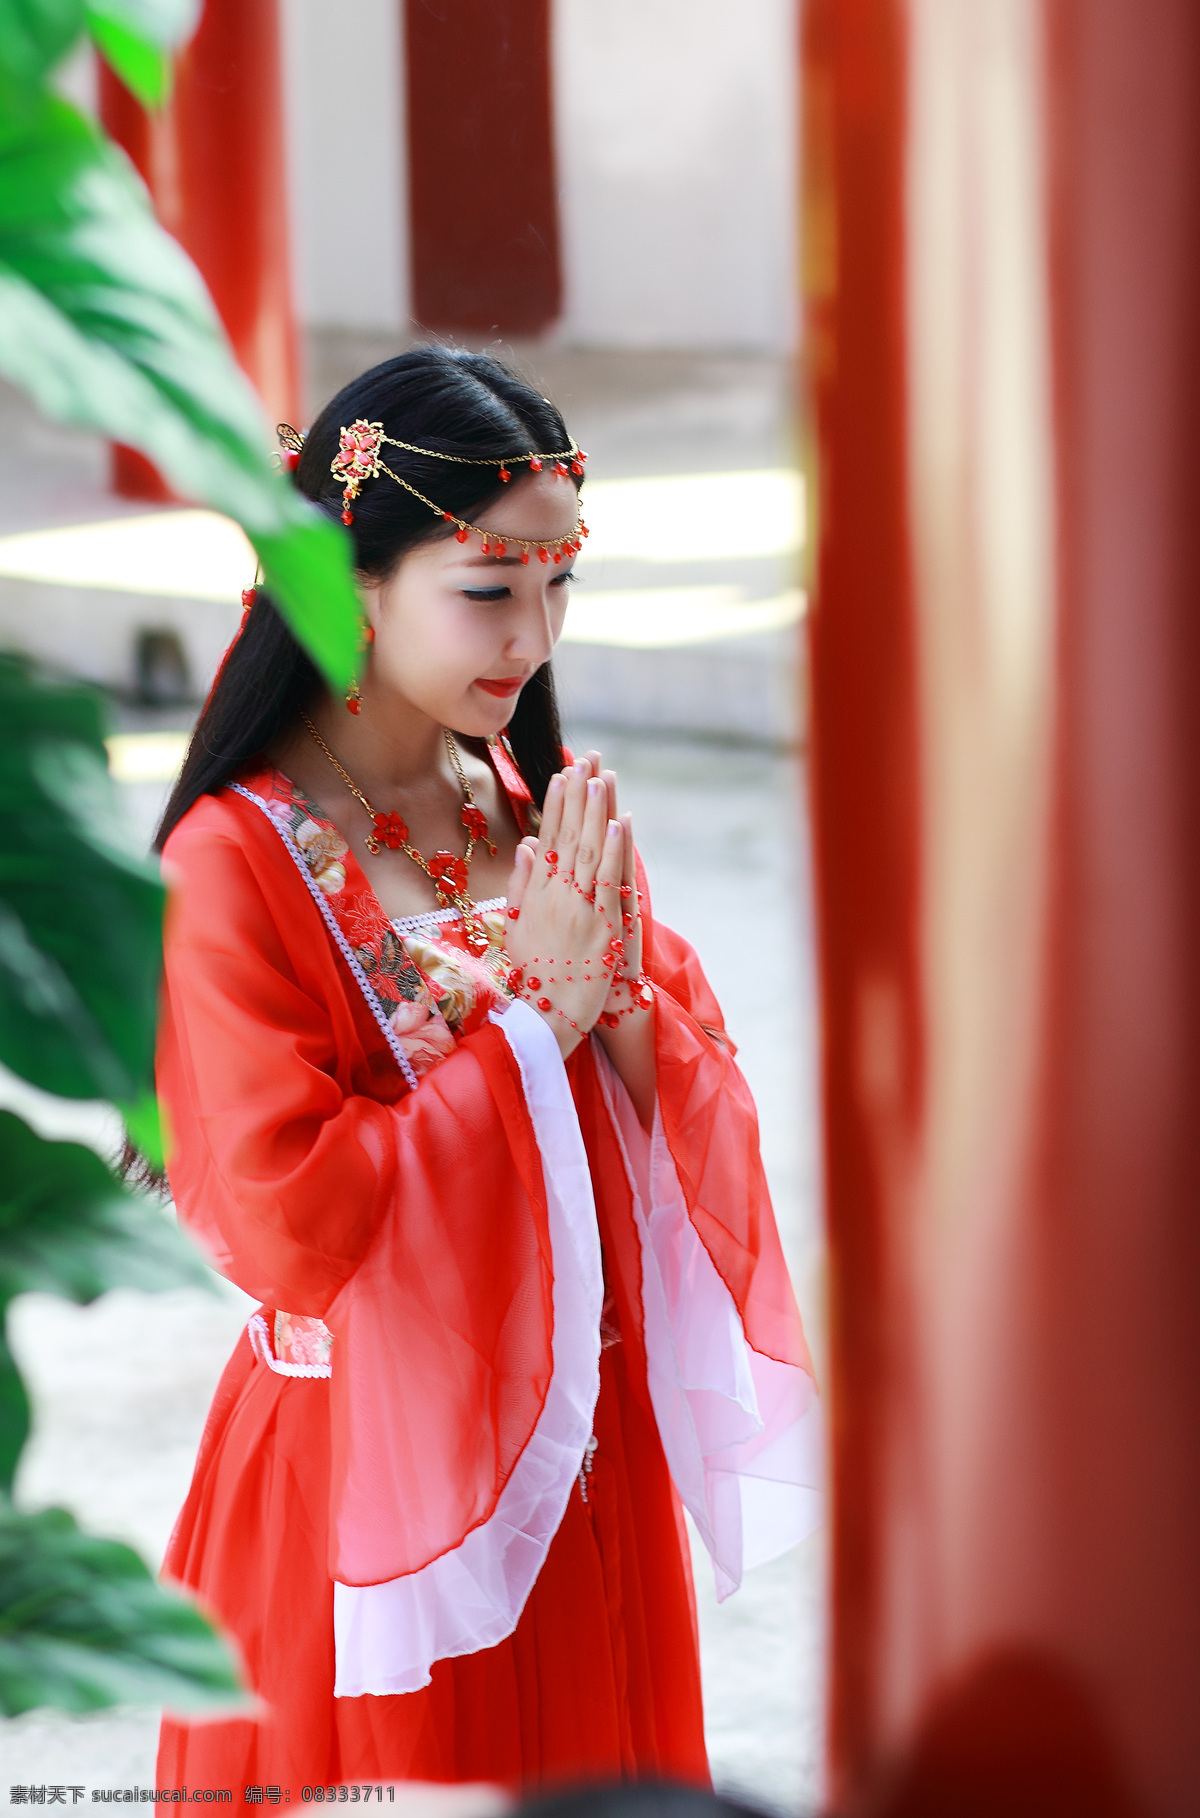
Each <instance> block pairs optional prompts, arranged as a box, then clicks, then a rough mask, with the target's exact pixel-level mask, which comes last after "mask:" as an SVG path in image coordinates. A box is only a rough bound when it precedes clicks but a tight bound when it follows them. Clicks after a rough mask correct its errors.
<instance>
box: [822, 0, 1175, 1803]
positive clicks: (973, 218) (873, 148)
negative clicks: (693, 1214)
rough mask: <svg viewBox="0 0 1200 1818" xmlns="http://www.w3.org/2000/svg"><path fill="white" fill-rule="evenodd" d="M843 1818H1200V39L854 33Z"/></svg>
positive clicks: (841, 193)
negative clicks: (871, 1816)
mask: <svg viewBox="0 0 1200 1818" xmlns="http://www.w3.org/2000/svg"><path fill="white" fill-rule="evenodd" d="M804 79H805V108H806V115H807V131H808V138H809V145H808V156H807V172H806V189H807V198H806V208H807V266H808V270H807V285H808V293H809V357H810V363H811V373H812V382H811V398H812V402H813V408H814V418H815V432H816V434H815V439H816V445H817V463H816V465H817V477H816V503H817V522H818V527H819V540H818V549H817V564H816V566H817V574H816V593H815V605H814V612H813V617H812V630H811V636H812V659H813V668H812V694H813V715H812V718H813V747H814V763H813V778H814V781H813V790H814V822H815V830H816V847H817V889H818V915H819V925H820V943H821V971H822V984H823V1000H824V1019H825V1138H826V1168H827V1181H828V1197H829V1223H830V1242H831V1252H832V1256H831V1297H832V1308H831V1333H832V1375H833V1382H832V1397H831V1399H832V1412H833V1448H834V1470H835V1515H834V1524H835V1525H834V1547H833V1571H834V1583H833V1609H834V1657H833V1669H832V1704H831V1752H832V1768H833V1774H832V1781H833V1785H832V1792H833V1800H834V1804H835V1808H836V1809H837V1810H838V1811H839V1812H845V1813H852V1814H857V1813H886V1814H888V1815H889V1818H901V1815H903V1818H909V1815H910V1814H911V1815H912V1818H917V1814H920V1815H921V1818H942V1815H943V1814H945V1815H946V1818H949V1814H951V1813H954V1814H967V1813H970V1814H971V1815H972V1818H993V1815H995V1818H999V1815H1000V1814H1014V1815H1015V1814H1018V1813H1019V1814H1021V1818H1043V1815H1044V1818H1050V1815H1051V1814H1053V1815H1054V1818H1076V1815H1078V1818H1084V1814H1086V1818H1133V1814H1146V1815H1147V1818H1160V1815H1161V1818H1168V1815H1170V1818H1175V1815H1176V1814H1178V1815H1179V1818H1182V1815H1183V1814H1185V1813H1187V1814H1190V1813H1192V1812H1193V1811H1194V1810H1195V1809H1196V1804H1197V1797H1198V1789H1200V1723H1198V1722H1197V1718H1196V1713H1197V1710H1198V1709H1200V1545H1198V1540H1200V1319H1198V1318H1197V1312H1196V1309H1197V1305H1198V1304H1200V958H1198V954H1197V932H1196V931H1197V928H1198V927H1200V712H1198V710H1197V701H1198V700H1200V547H1198V545H1200V449H1198V448H1197V443H1198V441H1200V345H1198V338H1197V333H1196V322H1197V320H1200V12H1198V10H1197V8H1196V7H1195V5H1194V3H1193V0H968V3H965V4H964V3H963V0H905V3H904V4H901V0H808V5H807V9H806V24H805V71H804Z"/></svg>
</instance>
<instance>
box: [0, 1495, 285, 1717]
mask: <svg viewBox="0 0 1200 1818" xmlns="http://www.w3.org/2000/svg"><path fill="white" fill-rule="evenodd" d="M135 1703H136V1704H159V1703H163V1704H166V1705H168V1706H169V1707H170V1708H171V1709H173V1710H177V1711H201V1710H208V1711H213V1710H222V1709H223V1710H226V1711H238V1710H241V1711H243V1712H244V1711H246V1710H247V1709H248V1708H249V1704H250V1701H249V1700H248V1698H247V1697H246V1694H245V1692H244V1690H243V1686H242V1680H241V1676H240V1674H239V1672H238V1670H237V1666H236V1664H235V1662H234V1659H233V1657H232V1655H231V1653H230V1651H229V1648H228V1646H227V1644H226V1643H225V1642H224V1641H223V1640H222V1639H221V1638H220V1636H219V1635H218V1634H217V1632H216V1631H215V1630H214V1629H213V1627H212V1625H211V1624H210V1623H209V1622H207V1621H206V1619H205V1618H204V1617H203V1616H202V1615H201V1614H200V1612H199V1610H198V1609H196V1607H195V1605H194V1604H192V1603H190V1602H188V1601H186V1600H185V1599H184V1597H182V1596H181V1595H180V1594H179V1593H178V1592H175V1591H171V1590H167V1589H166V1588H165V1587H164V1586H162V1585H159V1584H156V1583H155V1582H154V1580H153V1578H151V1576H150V1573H149V1572H148V1571H147V1569H146V1567H145V1566H144V1565H143V1563H142V1561H141V1560H140V1559H139V1558H138V1556H137V1554H136V1553H134V1552H133V1551H132V1550H131V1549H130V1548H129V1547H125V1546H121V1545H120V1544H119V1543H118V1542H117V1541H113V1540H97V1539H95V1538H93V1537H92V1536H91V1535H88V1534H82V1533H81V1532H80V1531H79V1529H78V1528H77V1527H76V1525H75V1523H74V1521H73V1520H72V1518H71V1516H70V1515H68V1514H67V1513H66V1511H65V1510H63V1509H42V1510H40V1511H39V1512H38V1513H36V1514H23V1513H20V1512H18V1511H17V1510H15V1509H13V1508H12V1507H11V1505H5V1504H0V1711H4V1712H5V1713H7V1715H9V1716H10V1717H11V1716H16V1715H17V1714H18V1713H19V1712H21V1711H28V1710H33V1709H35V1708H36V1707H37V1706H39V1705H56V1706H57V1707H58V1708H59V1709H60V1710H66V1711H94V1710H100V1709H103V1708H104V1707H105V1706H107V1705H114V1704H135Z"/></svg>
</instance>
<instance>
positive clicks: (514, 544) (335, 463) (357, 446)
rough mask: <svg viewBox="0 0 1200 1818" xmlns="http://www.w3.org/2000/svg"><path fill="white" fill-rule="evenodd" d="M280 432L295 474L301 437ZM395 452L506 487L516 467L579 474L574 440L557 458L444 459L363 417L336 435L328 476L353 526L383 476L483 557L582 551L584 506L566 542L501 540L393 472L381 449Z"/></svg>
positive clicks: (557, 556) (283, 428)
mask: <svg viewBox="0 0 1200 1818" xmlns="http://www.w3.org/2000/svg"><path fill="white" fill-rule="evenodd" d="M276 433H277V434H278V436H279V440H280V442H281V444H282V445H283V449H284V454H283V462H284V465H285V466H286V467H287V468H289V469H292V468H294V467H295V466H296V464H297V462H298V461H299V458H300V457H299V450H300V449H302V448H303V446H304V442H303V438H302V437H301V436H300V434H299V432H298V431H297V430H295V429H293V428H292V426H291V424H290V423H280V424H279V425H278V428H277V431H276ZM385 442H386V443H387V444H388V445H389V446H390V447H392V448H403V449H405V450H406V451H407V453H409V454H417V455H423V456H425V457H426V459H428V460H432V461H454V462H457V463H458V465H459V466H461V467H494V468H496V471H497V476H498V478H499V479H500V480H501V481H503V483H504V484H505V485H507V484H508V482H509V481H510V480H511V479H512V477H513V476H512V469H513V468H514V467H521V466H528V468H529V471H530V473H541V472H542V471H543V469H544V468H549V470H550V472H551V473H554V474H559V475H564V474H568V473H573V474H581V473H582V472H583V468H584V463H585V462H586V460H587V455H586V454H585V453H584V452H583V450H582V448H579V447H577V446H576V444H575V442H574V441H572V443H571V446H570V448H564V449H561V450H560V451H559V452H558V453H556V454H535V453H532V452H531V453H529V454H517V455H506V456H505V457H504V459H503V460H501V461H495V460H490V459H486V458H483V457H480V456H478V455H452V454H446V453H445V452H444V450H442V449H440V448H420V447H418V445H417V444H416V443H415V442H402V441H400V439H399V438H398V437H397V436H389V435H386V434H385V433H384V428H383V424H382V423H368V422H367V420H366V418H365V417H359V418H357V419H356V421H355V422H353V423H350V424H348V425H347V426H346V427H345V428H343V429H342V430H341V431H340V432H339V435H338V451H337V453H336V455H334V457H333V460H332V461H331V462H330V464H329V465H330V472H331V473H333V474H335V475H336V476H337V478H338V479H339V480H340V481H341V482H342V523H343V524H353V522H354V512H353V510H352V509H351V507H352V506H353V504H354V501H355V499H357V497H358V495H359V492H360V491H361V490H362V487H363V484H364V482H365V481H367V480H377V479H378V478H379V475H380V474H381V473H386V474H387V476H388V478H389V479H392V480H395V482H396V484H397V486H403V488H404V490H405V492H410V493H411V494H412V496H413V498H414V499H419V500H420V501H421V503H422V505H427V506H428V507H429V509H430V511H432V512H433V514H434V515H435V517H439V518H443V519H444V520H445V522H446V523H447V524H453V525H454V534H455V537H456V538H457V540H458V541H459V542H460V543H465V542H466V541H467V538H468V537H469V536H472V535H474V536H477V537H480V538H481V539H482V542H483V553H484V555H494V556H495V557H496V558H497V560H499V559H500V558H501V557H502V556H505V555H507V554H508V552H509V550H510V549H512V550H513V551H514V552H515V551H518V550H519V551H520V555H521V561H522V562H523V563H525V564H526V565H528V562H529V558H530V556H531V555H532V554H534V553H535V552H536V554H537V558H538V561H539V562H549V561H551V560H553V561H555V562H561V561H562V560H563V558H564V557H565V556H568V555H575V554H577V553H578V552H579V550H581V549H582V548H583V538H584V537H586V536H587V534H588V527H587V525H586V524H585V523H584V521H583V507H582V505H580V504H578V503H577V504H576V508H575V523H574V525H573V526H572V528H571V529H570V530H569V531H568V532H567V534H566V536H562V537H548V538H538V537H513V536H507V537H503V538H501V537H497V535H496V533H495V531H494V530H484V529H483V528H482V527H481V526H480V525H478V524H471V523H469V522H468V520H467V519H466V518H460V517H456V516H455V514H454V513H453V512H452V511H444V510H443V509H442V507H441V506H440V505H435V504H434V502H433V500H432V499H430V498H427V497H426V496H425V494H424V493H423V492H418V490H417V488H416V487H415V486H413V485H412V484H411V483H410V482H409V481H408V480H406V479H404V478H403V477H402V476H401V475H400V474H398V473H394V472H393V471H392V469H391V468H390V467H389V466H388V465H387V463H386V462H385V461H384V460H383V458H382V455H381V452H380V451H381V449H382V447H383V445H384V443H385Z"/></svg>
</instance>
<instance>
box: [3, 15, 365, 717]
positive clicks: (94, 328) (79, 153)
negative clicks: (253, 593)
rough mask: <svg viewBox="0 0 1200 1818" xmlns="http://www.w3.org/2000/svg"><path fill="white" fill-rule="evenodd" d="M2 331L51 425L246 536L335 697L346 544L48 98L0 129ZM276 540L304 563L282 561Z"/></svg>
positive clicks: (343, 661)
mask: <svg viewBox="0 0 1200 1818" xmlns="http://www.w3.org/2000/svg"><path fill="white" fill-rule="evenodd" d="M0 3H2V0H0ZM0 319H2V320H3V324H4V329H3V333H2V334H0V371H3V372H4V373H5V375H6V376H7V377H8V378H9V379H11V380H12V382H13V383H14V384H16V385H20V386H22V387H23V388H24V389H25V390H26V391H28V392H30V393H31V395H32V396H33V397H34V398H35V400H36V401H37V403H38V404H39V405H40V407H41V408H42V409H43V410H44V411H45V412H46V414H47V415H48V416H51V417H57V418H59V419H61V420H63V421H68V422H73V423H81V424H85V425H87V426H89V427H91V428H93V429H97V430H100V431H101V432H102V433H104V434H105V435H108V436H111V437H112V438H113V439H114V440H116V441H121V442H127V443H129V444H130V445H131V446H133V447H135V448H138V449H140V450H141V451H142V452H143V453H144V454H146V455H148V456H149V458H150V459H151V460H152V461H154V462H155V463H156V465H157V466H158V467H159V468H160V469H161V470H162V472H163V473H164V474H165V475H166V477H167V478H168V480H169V481H170V482H171V484H172V486H173V487H174V488H175V490H176V491H177V492H179V493H180V494H181V495H183V496H186V497H190V498H194V499H199V500H202V501H203V502H204V503H206V504H208V505H211V506H213V507H215V508H216V509H217V510H218V511H223V512H226V513H227V514H228V515H229V516H230V517H232V518H236V519H237V521H238V522H239V523H240V524H242V525H243V526H244V528H245V529H246V531H247V533H248V534H249V536H250V538H251V540H252V541H253V542H254V543H255V545H256V546H257V547H258V548H259V550H260V553H261V554H262V555H263V557H264V566H267V565H269V566H270V567H271V569H272V572H273V573H274V574H275V576H276V577H277V578H276V583H275V585H276V590H277V598H278V600H279V603H280V605H281V607H282V608H283V610H284V612H285V613H286V614H287V615H288V617H289V620H290V621H291V622H292V623H293V625H294V626H295V629H296V632H297V636H299V637H301V638H302V639H303V641H304V643H305V645H306V647H307V648H308V650H309V651H310V652H311V654H312V656H313V658H314V660H315V661H316V662H317V663H318V664H319V665H320V667H321V668H322V669H323V670H324V671H325V673H326V675H327V676H328V677H329V679H330V681H331V683H332V684H333V685H335V686H337V687H344V686H345V685H346V683H347V682H348V681H349V680H350V678H351V676H352V675H353V674H354V671H355V668H356V664H357V659H358V633H357V625H358V602H357V596H356V594H355V590H354V583H353V578H352V575H351V571H350V565H349V543H348V541H347V539H346V538H345V536H344V535H343V533H342V531H341V529H340V527H339V526H338V525H336V524H333V523H331V522H330V521H329V519H328V518H326V517H324V516H323V515H322V514H320V513H319V512H317V511H316V510H315V508H314V507H312V506H311V505H309V504H308V503H307V501H305V500H303V499H302V498H301V497H300V495H299V494H298V493H297V492H296V490H295V488H294V487H293V486H291V485H290V484H289V483H288V482H287V481H286V480H285V479H284V478H283V477H282V475H280V474H279V473H278V471H277V470H276V468H275V467H274V465H273V464H272V461H271V459H270V457H269V453H268V440H269V438H268V436H267V432H266V427H265V424H264V422H263V418H262V414H261V411H260V410H259V407H258V403H257V400H256V398H255V396H254V393H253V391H252V390H251V388H250V386H249V384H248V383H247V381H246V380H245V378H244V377H243V376H242V374H241V373H240V372H239V371H238V369H237V367H236V366H235V364H234V362H233V359H232V356H231V354H230V351H229V346H228V343H227V341H226V339H225V337H224V334H223V332H222V331H221V328H220V325H219V323H218V322H217V319H216V316H215V314H214V312H213V309H212V305H211V303H210V301H209V299H208V295H207V292H206V291H205V289H204V286H203V284H202V282H201V280H200V277H199V274H198V273H197V271H196V269H195V267H194V266H193V265H192V264H191V262H190V260H189V259H188V258H187V256H186V255H185V254H184V252H183V251H182V249H181V248H180V247H179V246H178V245H177V244H176V243H175V241H174V240H172V239H171V237H170V235H169V234H167V233H165V232H164V231H163V229H162V228H161V227H160V226H159V224H158V223H157V222H156V221H155V219H154V216H153V213H152V211H151V209H150V205H149V199H148V197H147V194H146V191H145V188H144V186H143V185H142V183H141V181H140V179H139V178H138V177H137V174H136V172H134V170H133V168H132V166H131V165H130V164H129V163H128V160H127V159H125V158H124V156H123V155H122V154H121V153H120V152H118V151H117V150H116V148H115V147H113V146H111V145H110V144H109V143H108V142H107V141H106V140H105V139H104V138H103V136H102V135H101V134H100V133H99V132H98V131H97V129H96V128H95V126H94V125H93V124H92V123H91V122H90V121H88V120H86V119H84V117H83V116H82V115H81V114H79V113H77V112H76V111H75V110H74V109H73V108H71V107H69V106H68V105H67V103H66V102H64V101H60V100H57V99H55V98H53V97H50V96H47V97H46V98H45V99H44V101H43V102H42V104H41V106H40V108H39V110H38V112H37V114H36V116H35V117H34V118H32V119H28V120H17V121H12V122H8V123H0ZM289 533H295V534H296V535H297V537H298V543H297V549H299V548H301V547H303V550H304V555H303V557H300V556H299V555H291V556H289V555H287V554H285V551H286V550H287V549H288V542H287V539H288V536H289Z"/></svg>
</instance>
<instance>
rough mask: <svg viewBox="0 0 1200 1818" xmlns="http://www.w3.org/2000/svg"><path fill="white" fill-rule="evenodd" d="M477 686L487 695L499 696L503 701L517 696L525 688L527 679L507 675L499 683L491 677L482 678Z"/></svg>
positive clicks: (520, 676)
mask: <svg viewBox="0 0 1200 1818" xmlns="http://www.w3.org/2000/svg"><path fill="white" fill-rule="evenodd" d="M475 686H476V688H482V689H483V692H484V693H485V694H495V695H499V696H500V698H501V699H502V700H503V699H504V697H505V696H506V695H510V694H516V693H517V691H518V690H519V689H521V688H523V687H524V686H525V677H524V676H523V675H505V676H501V677H500V678H499V680H498V681H497V680H493V679H492V678H491V677H489V676H480V678H479V679H478V681H477V682H476V683H475Z"/></svg>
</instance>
